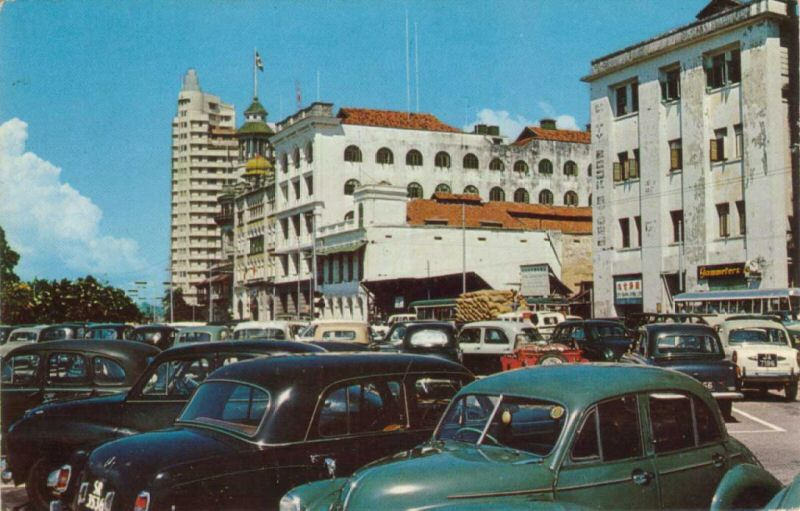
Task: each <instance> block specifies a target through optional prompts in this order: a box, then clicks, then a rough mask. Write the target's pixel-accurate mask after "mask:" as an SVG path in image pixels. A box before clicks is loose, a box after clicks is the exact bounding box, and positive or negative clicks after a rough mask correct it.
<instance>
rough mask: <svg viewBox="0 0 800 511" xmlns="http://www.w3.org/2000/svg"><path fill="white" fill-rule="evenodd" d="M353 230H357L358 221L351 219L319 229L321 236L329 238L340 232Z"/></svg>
mask: <svg viewBox="0 0 800 511" xmlns="http://www.w3.org/2000/svg"><path fill="white" fill-rule="evenodd" d="M353 229H356V221H355V220H354V219H352V218H350V219H347V220H343V221H341V222H337V223H335V224H328V225H323V226H321V227H320V228H319V230H318V232H319V235H320V236H328V235H331V234H336V233H340V232H345V231H351V230H353Z"/></svg>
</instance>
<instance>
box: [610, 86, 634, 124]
mask: <svg viewBox="0 0 800 511" xmlns="http://www.w3.org/2000/svg"><path fill="white" fill-rule="evenodd" d="M614 105H615V107H616V114H617V117H619V116H622V115H625V114H630V113H633V112H637V111H638V110H639V82H636V81H632V82H628V83H626V84H625V85H619V86H617V87H615V88H614Z"/></svg>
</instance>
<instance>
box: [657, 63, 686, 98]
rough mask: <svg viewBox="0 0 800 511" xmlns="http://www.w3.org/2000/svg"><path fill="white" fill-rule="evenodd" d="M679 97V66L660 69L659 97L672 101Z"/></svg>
mask: <svg viewBox="0 0 800 511" xmlns="http://www.w3.org/2000/svg"><path fill="white" fill-rule="evenodd" d="M680 97H681V70H680V68H679V67H675V68H671V69H667V70H662V71H661V99H662V100H663V101H673V100H676V99H680Z"/></svg>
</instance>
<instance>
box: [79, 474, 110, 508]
mask: <svg viewBox="0 0 800 511" xmlns="http://www.w3.org/2000/svg"><path fill="white" fill-rule="evenodd" d="M91 490H92V491H91V492H90V493H87V494H86V497H85V498H86V503H85V504H84V507H85V508H86V509H90V510H91V511H111V505H112V503H113V501H114V492H113V491H109V492H106V488H105V483H103V481H94V482H93V483H92V485H91ZM81 493H83V492H81ZM78 498H79V500H82V499H83V495H79V497H78Z"/></svg>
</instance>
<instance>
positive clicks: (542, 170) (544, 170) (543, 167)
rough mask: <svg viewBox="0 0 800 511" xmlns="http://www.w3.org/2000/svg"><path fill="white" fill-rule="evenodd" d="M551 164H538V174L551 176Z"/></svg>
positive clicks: (546, 162)
mask: <svg viewBox="0 0 800 511" xmlns="http://www.w3.org/2000/svg"><path fill="white" fill-rule="evenodd" d="M552 173H553V162H551V161H550V160H542V161H540V162H539V174H552Z"/></svg>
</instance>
